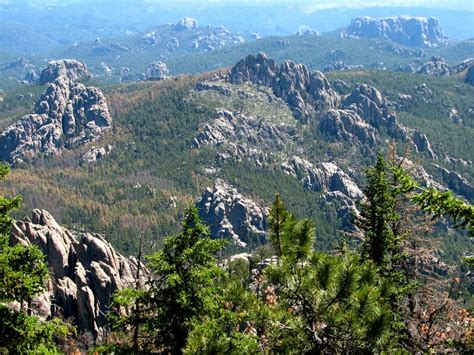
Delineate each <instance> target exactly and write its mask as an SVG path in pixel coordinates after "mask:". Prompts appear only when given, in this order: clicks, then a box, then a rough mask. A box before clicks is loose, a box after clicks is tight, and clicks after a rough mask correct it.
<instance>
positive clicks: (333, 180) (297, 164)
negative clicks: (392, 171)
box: [281, 156, 363, 200]
mask: <svg viewBox="0 0 474 355" xmlns="http://www.w3.org/2000/svg"><path fill="white" fill-rule="evenodd" d="M281 167H282V169H283V171H284V172H285V173H286V174H288V175H291V176H294V177H296V178H298V179H299V180H301V181H302V182H303V184H304V186H305V187H306V188H307V189H308V190H311V191H316V192H321V193H327V192H336V191H339V192H342V193H343V194H345V195H346V196H347V197H349V198H351V199H353V200H359V199H361V198H362V197H363V193H362V191H361V190H360V189H359V187H358V186H357V185H356V183H354V182H353V181H352V179H351V178H350V177H349V176H348V175H347V174H346V173H345V172H344V171H342V169H340V168H339V167H338V166H337V165H336V164H334V163H318V164H316V165H313V164H312V163H311V162H309V161H307V160H305V159H302V158H300V157H297V156H293V157H292V158H290V159H289V160H287V161H286V162H284V163H283V164H282V166H281Z"/></svg>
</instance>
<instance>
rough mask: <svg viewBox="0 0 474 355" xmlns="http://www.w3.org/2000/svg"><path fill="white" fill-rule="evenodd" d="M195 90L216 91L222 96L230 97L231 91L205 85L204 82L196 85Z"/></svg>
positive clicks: (213, 85) (224, 87) (217, 86)
mask: <svg viewBox="0 0 474 355" xmlns="http://www.w3.org/2000/svg"><path fill="white" fill-rule="evenodd" d="M196 90H197V91H216V92H218V93H220V94H222V95H224V96H230V95H231V90H230V89H229V88H228V87H226V86H224V85H218V84H210V83H205V82H199V83H197V84H196Z"/></svg>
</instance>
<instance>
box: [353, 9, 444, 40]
mask: <svg viewBox="0 0 474 355" xmlns="http://www.w3.org/2000/svg"><path fill="white" fill-rule="evenodd" d="M346 33H347V35H348V36H357V37H368V38H373V37H382V38H389V39H391V40H393V41H394V42H398V43H401V44H404V45H407V46H413V47H438V46H440V45H444V44H446V43H447V37H446V36H445V35H444V34H443V32H442V31H441V28H440V27H439V21H438V19H437V18H425V17H408V16H400V17H387V18H371V17H357V18H355V19H353V20H352V21H351V24H350V26H349V27H348V28H347V29H346Z"/></svg>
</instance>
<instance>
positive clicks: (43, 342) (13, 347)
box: [0, 305, 69, 354]
mask: <svg viewBox="0 0 474 355" xmlns="http://www.w3.org/2000/svg"><path fill="white" fill-rule="evenodd" d="M0 319H1V320H2V334H1V335H0V352H4V351H8V352H9V353H11V354H59V352H58V350H57V347H56V343H55V340H56V339H57V338H58V337H65V336H67V335H68V333H69V330H68V328H67V327H66V325H65V324H64V323H62V322H61V321H60V320H59V319H57V318H56V319H53V320H51V321H47V322H45V321H41V320H40V319H39V318H38V317H35V316H30V315H27V314H26V313H24V312H17V311H13V310H11V309H9V308H8V307H6V306H4V305H0Z"/></svg>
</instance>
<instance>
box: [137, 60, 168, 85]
mask: <svg viewBox="0 0 474 355" xmlns="http://www.w3.org/2000/svg"><path fill="white" fill-rule="evenodd" d="M168 74H169V70H168V66H167V65H166V63H163V62H153V63H150V65H148V67H147V68H146V70H145V72H144V73H143V74H142V80H145V81H147V80H148V81H153V80H165V79H167V78H168Z"/></svg>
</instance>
